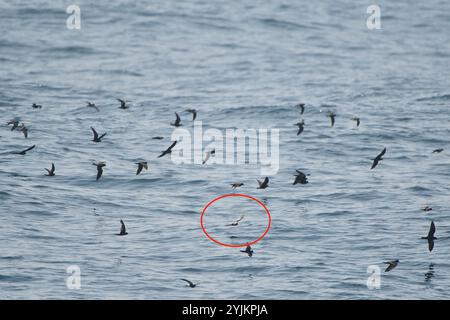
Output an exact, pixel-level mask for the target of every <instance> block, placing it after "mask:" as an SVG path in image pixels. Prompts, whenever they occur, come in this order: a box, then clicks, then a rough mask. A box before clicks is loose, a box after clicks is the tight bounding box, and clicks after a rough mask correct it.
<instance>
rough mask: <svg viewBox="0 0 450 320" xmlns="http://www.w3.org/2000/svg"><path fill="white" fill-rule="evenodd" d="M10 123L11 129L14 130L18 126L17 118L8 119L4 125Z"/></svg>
mask: <svg viewBox="0 0 450 320" xmlns="http://www.w3.org/2000/svg"><path fill="white" fill-rule="evenodd" d="M10 124H12V127H11V131H14V130H15V129H16V128H17V127H18V126H19V120H16V119H13V120H9V121H8V123H7V124H6V125H8V126H9V125H10Z"/></svg>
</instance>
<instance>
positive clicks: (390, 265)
mask: <svg viewBox="0 0 450 320" xmlns="http://www.w3.org/2000/svg"><path fill="white" fill-rule="evenodd" d="M385 263H387V264H388V266H387V268H386V270H384V272H389V271H391V270H392V269H394V267H395V266H394V264H393V263H392V262H385Z"/></svg>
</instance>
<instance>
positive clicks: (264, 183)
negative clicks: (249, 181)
mask: <svg viewBox="0 0 450 320" xmlns="http://www.w3.org/2000/svg"><path fill="white" fill-rule="evenodd" d="M256 181H258V184H259V187H258V188H257V189H265V188H267V187H268V186H269V177H266V178H265V179H264V181H263V182H261V181H259V180H258V179H256Z"/></svg>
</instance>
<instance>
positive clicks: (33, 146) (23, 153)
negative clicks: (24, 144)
mask: <svg viewBox="0 0 450 320" xmlns="http://www.w3.org/2000/svg"><path fill="white" fill-rule="evenodd" d="M35 147H36V145H32V146H31V147H29V148H28V149H25V150H23V151H19V152H13V153H14V154H21V155H25V154H26V153H27V152H28V151H30V150H33V149H34V148H35Z"/></svg>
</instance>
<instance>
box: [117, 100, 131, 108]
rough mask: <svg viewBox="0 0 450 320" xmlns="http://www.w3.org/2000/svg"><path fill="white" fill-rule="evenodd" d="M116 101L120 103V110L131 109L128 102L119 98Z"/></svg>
mask: <svg viewBox="0 0 450 320" xmlns="http://www.w3.org/2000/svg"><path fill="white" fill-rule="evenodd" d="M116 100H117V101H119V102H120V107H119V109H128V108H129V106H128V105H127V102H126V101H125V100H123V99H119V98H116Z"/></svg>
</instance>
